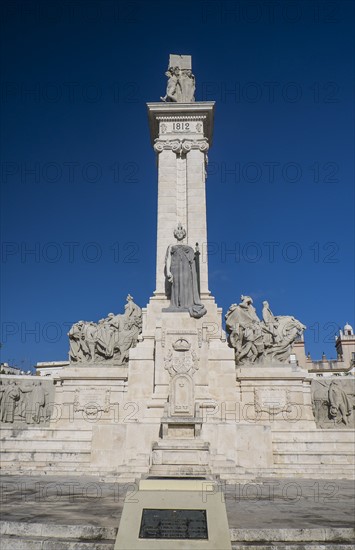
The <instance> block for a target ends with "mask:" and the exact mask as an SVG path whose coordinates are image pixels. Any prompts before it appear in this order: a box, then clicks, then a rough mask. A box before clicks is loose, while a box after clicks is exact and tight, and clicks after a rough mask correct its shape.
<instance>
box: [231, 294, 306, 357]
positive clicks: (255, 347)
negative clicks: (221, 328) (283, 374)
mask: <svg viewBox="0 0 355 550" xmlns="http://www.w3.org/2000/svg"><path fill="white" fill-rule="evenodd" d="M241 300H242V301H241V302H240V303H239V304H232V305H231V306H230V308H229V310H228V311H227V313H226V316H225V319H226V329H227V332H228V333H229V343H230V345H231V346H232V347H233V348H234V350H235V361H236V364H237V365H243V364H248V363H261V362H263V363H265V362H283V361H287V359H288V357H289V355H290V352H291V348H292V345H293V343H294V342H295V340H296V339H297V338H298V337H299V336H301V334H302V333H303V331H304V330H305V328H306V327H305V326H304V325H303V324H302V323H301V322H300V321H298V320H297V319H295V318H294V317H291V316H288V315H278V316H274V315H273V313H272V312H271V309H270V307H269V303H268V302H266V301H264V302H263V312H262V315H263V320H262V321H260V319H259V317H258V316H257V314H256V311H255V308H254V307H253V305H252V303H253V300H252V298H250V296H243V295H242V296H241Z"/></svg>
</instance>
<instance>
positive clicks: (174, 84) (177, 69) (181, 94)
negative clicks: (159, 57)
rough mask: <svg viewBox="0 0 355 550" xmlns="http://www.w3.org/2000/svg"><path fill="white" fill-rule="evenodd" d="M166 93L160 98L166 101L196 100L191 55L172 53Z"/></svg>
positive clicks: (167, 74) (167, 72)
mask: <svg viewBox="0 0 355 550" xmlns="http://www.w3.org/2000/svg"><path fill="white" fill-rule="evenodd" d="M165 75H166V76H167V77H168V83H167V87H166V94H165V96H164V97H161V98H160V99H161V100H162V101H166V102H175V103H193V102H194V101H195V88H196V83H195V76H194V75H193V74H192V69H191V55H175V54H170V58H169V68H168V70H167V71H166V73H165Z"/></svg>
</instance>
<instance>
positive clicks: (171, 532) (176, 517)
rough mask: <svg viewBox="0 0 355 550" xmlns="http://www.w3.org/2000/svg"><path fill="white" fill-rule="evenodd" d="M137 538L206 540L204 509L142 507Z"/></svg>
mask: <svg viewBox="0 0 355 550" xmlns="http://www.w3.org/2000/svg"><path fill="white" fill-rule="evenodd" d="M139 538H140V539H195V540H203V539H205V540H207V539H208V530H207V518H206V510H158V509H153V508H143V511H142V519H141V525H140V530H139Z"/></svg>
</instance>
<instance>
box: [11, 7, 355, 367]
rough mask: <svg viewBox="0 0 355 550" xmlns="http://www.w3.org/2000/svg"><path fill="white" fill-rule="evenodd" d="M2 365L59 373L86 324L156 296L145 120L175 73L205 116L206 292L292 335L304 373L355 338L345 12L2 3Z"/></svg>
mask: <svg viewBox="0 0 355 550" xmlns="http://www.w3.org/2000/svg"><path fill="white" fill-rule="evenodd" d="M1 16H2V17H1V19H2V21H3V23H2V29H1V38H2V49H1V62H2V67H3V69H2V84H1V110H2V133H1V188H2V241H3V244H2V257H1V267H2V274H3V275H2V310H1V328H2V337H1V341H2V343H3V346H2V361H6V362H9V363H10V364H15V365H17V366H19V367H21V368H24V369H26V370H27V369H28V368H29V367H30V366H31V365H34V364H35V363H36V362H37V361H55V360H65V359H66V358H67V352H68V341H67V336H66V333H67V331H68V328H69V326H70V325H71V324H72V323H73V322H75V321H78V320H79V319H84V320H93V321H97V320H98V319H100V318H101V317H103V316H106V315H107V314H108V313H109V312H114V313H120V312H123V307H124V303H125V297H126V295H127V294H128V292H129V293H131V294H132V295H133V297H134V299H135V301H136V303H138V304H139V305H141V306H145V305H146V303H147V302H148V300H149V297H150V296H151V295H152V293H153V291H154V283H155V245H156V205H157V170H156V160H155V154H154V152H153V150H152V147H151V144H150V139H149V130H148V123H147V114H146V106H145V104H146V102H148V101H149V102H150V101H159V98H160V96H161V95H163V94H164V93H165V87H166V77H165V76H164V72H165V70H166V68H167V63H168V56H169V53H182V54H183V53H185V54H191V55H192V57H193V72H194V74H195V76H196V82H197V92H196V99H197V100H198V101H204V100H215V101H216V113H215V129H214V142H213V146H212V148H211V149H210V151H209V168H208V171H209V176H208V179H207V184H206V185H207V216H208V218H207V220H208V239H209V252H210V254H209V281H210V290H211V291H212V293H213V295H214V296H215V298H216V301H217V303H218V305H219V306H221V307H222V308H223V311H224V313H225V312H226V310H227V309H228V307H229V305H230V304H231V303H234V302H237V301H239V299H240V295H241V294H248V295H251V296H252V297H253V299H254V305H255V306H256V308H257V311H258V313H259V315H261V302H262V301H263V300H265V299H267V300H268V301H269V303H270V307H271V309H272V311H273V313H274V314H275V315H284V314H289V315H294V316H295V317H297V318H298V319H299V320H301V321H302V322H303V323H304V324H306V325H307V327H308V329H307V331H306V333H305V339H306V350H307V352H308V351H310V353H311V355H312V357H313V358H314V359H317V358H318V359H319V358H320V356H321V354H322V352H323V351H324V352H325V353H326V354H327V356H328V357H335V349H334V334H335V332H336V331H337V330H338V328H339V327H342V326H343V325H344V324H345V322H346V321H349V322H350V323H351V324H352V325H353V326H354V296H353V286H354V285H353V283H354V262H353V249H354V241H353V235H354V227H353V218H354V109H353V91H354V90H353V78H354V51H355V50H354V28H353V20H354V3H353V2H352V1H348V0H344V1H342V0H337V1H336V2H332V1H329V2H328V1H313V0H306V1H297V0H296V1H288V0H283V1H282V2H280V1H276V0H275V1H274V2H273V1H270V2H265V1H263V0H255V1H242V0H241V1H236V2H229V1H228V2H223V1H222V2H220V1H218V0H214V1H196V0H194V1H193V2H185V1H183V0H181V1H179V2H167V1H164V2H160V1H154V0H153V1H142V2H141V1H128V2H123V1H122V2H121V1H120V2H113V1H110V0H107V1H106V0H101V1H90V0H88V1H85V2H81V1H80V0H79V1H78V0H75V1H74V0H73V1H71V0H65V1H64V2H63V1H55V0H51V1H50V2H48V1H43V2H41V1H40V2H38V1H32V0H25V1H16V0H15V1H11V2H10V1H3V2H2V7H1Z"/></svg>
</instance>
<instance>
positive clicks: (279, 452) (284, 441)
mask: <svg viewBox="0 0 355 550" xmlns="http://www.w3.org/2000/svg"><path fill="white" fill-rule="evenodd" d="M272 437H273V459H274V467H273V469H272V470H273V472H275V474H276V475H278V476H280V477H284V476H287V475H288V476H305V475H309V476H310V477H314V476H316V477H319V478H323V477H325V478H327V477H329V476H330V477H332V478H333V479H334V478H342V477H343V478H348V479H353V478H354V476H355V456H354V449H355V434H354V431H353V430H351V429H349V430H347V429H342V430H302V431H301V430H300V431H297V430H277V431H274V432H273V434H272Z"/></svg>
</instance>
